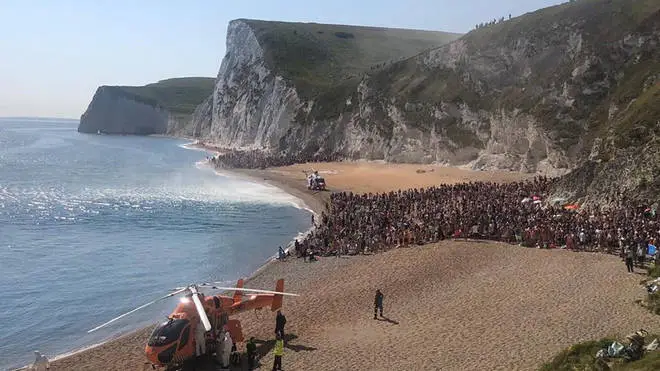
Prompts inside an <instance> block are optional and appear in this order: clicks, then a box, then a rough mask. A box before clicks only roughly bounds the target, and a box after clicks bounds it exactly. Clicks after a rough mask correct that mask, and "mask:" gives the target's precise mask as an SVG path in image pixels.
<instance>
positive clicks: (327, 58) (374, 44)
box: [240, 19, 461, 96]
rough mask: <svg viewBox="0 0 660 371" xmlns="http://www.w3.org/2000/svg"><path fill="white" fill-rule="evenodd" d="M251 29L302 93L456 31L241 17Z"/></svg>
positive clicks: (315, 90) (355, 74)
mask: <svg viewBox="0 0 660 371" xmlns="http://www.w3.org/2000/svg"><path fill="white" fill-rule="evenodd" d="M240 21H243V22H245V23H247V24H248V25H249V26H250V27H251V28H252V30H253V32H254V33H255V35H256V37H257V40H258V41H259V44H260V45H261V46H262V48H263V49H264V53H265V58H266V63H267V64H268V65H269V67H270V68H272V69H273V70H274V71H276V72H278V73H280V74H281V75H282V76H283V77H284V78H285V79H287V80H288V81H289V82H291V83H292V84H294V85H295V86H296V88H297V89H298V91H299V93H300V94H302V95H303V96H315V95H316V94H321V93H323V92H324V91H325V90H327V89H330V88H332V87H334V86H335V85H338V84H341V83H342V82H343V81H344V80H351V79H355V78H357V77H360V76H361V75H362V74H364V73H366V72H369V71H371V70H372V69H373V67H374V66H377V65H382V64H383V63H385V64H386V63H388V62H391V61H396V60H400V59H402V58H407V57H411V56H413V55H416V54H418V53H420V52H422V51H423V50H426V49H430V48H433V47H437V46H440V45H443V44H446V43H448V42H450V41H453V40H456V39H457V38H459V37H460V36H461V35H460V34H455V33H448V32H437V31H420V30H407V29H393V28H380V27H364V26H346V25H332V24H319V23H292V22H272V21H260V20H251V19H241V20H240Z"/></svg>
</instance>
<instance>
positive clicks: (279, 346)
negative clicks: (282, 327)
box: [273, 335, 284, 371]
mask: <svg viewBox="0 0 660 371" xmlns="http://www.w3.org/2000/svg"><path fill="white" fill-rule="evenodd" d="M273 354H274V355H275V359H273V371H281V370H282V355H284V340H282V337H281V336H280V335H277V338H276V340H275V349H274V350H273Z"/></svg>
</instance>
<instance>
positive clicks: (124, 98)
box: [78, 86, 169, 135]
mask: <svg viewBox="0 0 660 371" xmlns="http://www.w3.org/2000/svg"><path fill="white" fill-rule="evenodd" d="M168 116H169V115H168V113H167V111H165V110H164V109H163V108H162V107H159V106H157V105H153V104H150V103H146V102H140V101H137V100H135V99H134V98H133V97H131V96H128V95H127V94H123V93H122V92H121V91H120V90H118V89H113V87H111V86H101V87H100V88H98V89H97V91H96V94H94V98H92V102H91V103H90V104H89V106H88V107H87V110H86V111H85V113H83V115H82V117H81V118H80V125H79V126H78V132H81V133H93V134H96V133H97V132H99V131H100V132H102V133H106V134H138V135H149V134H164V133H165V132H166V130H167V124H168V119H169V117H168Z"/></svg>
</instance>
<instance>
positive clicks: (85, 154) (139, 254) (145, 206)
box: [0, 119, 309, 369]
mask: <svg viewBox="0 0 660 371" xmlns="http://www.w3.org/2000/svg"><path fill="white" fill-rule="evenodd" d="M76 127H77V122H75V121H62V120H48V121H43V120H42V121H40V120H30V121H29V122H28V121H18V120H8V119H0V271H1V272H2V274H1V275H0V297H2V298H3V307H4V308H5V311H4V312H2V313H3V314H2V324H3V327H2V329H3V331H2V332H0V354H2V357H0V369H5V368H7V367H14V366H20V365H23V364H26V363H27V362H30V361H31V359H32V352H33V350H36V349H38V350H40V351H41V352H42V353H45V354H47V355H48V356H53V355H56V354H61V353H64V352H68V351H71V350H74V349H77V348H80V347H83V346H87V345H90V344H94V343H98V342H100V341H103V340H104V339H107V338H108V337H111V336H114V335H116V334H119V333H123V332H126V331H129V330H132V329H135V328H138V327H141V326H144V325H147V324H150V323H153V322H154V321H157V320H159V319H160V318H162V317H164V316H166V315H167V314H168V313H169V312H170V311H171V310H172V309H173V307H174V304H175V303H174V300H175V299H172V300H169V301H164V302H162V303H160V304H158V305H154V306H152V307H149V308H147V309H145V310H143V311H140V312H136V313H134V314H132V315H130V316H127V317H125V318H124V319H122V320H120V321H117V322H115V323H114V324H112V325H111V326H109V327H107V328H104V329H101V330H99V331H97V332H94V333H92V334H87V330H89V329H91V328H93V327H95V326H96V325H99V324H101V323H103V322H105V321H107V320H109V319H111V318H113V317H115V316H117V315H119V314H121V313H123V312H126V311H128V310H131V309H133V308H135V307H137V306H139V305H141V304H143V303H146V302H148V301H151V300H153V299H154V298H156V297H159V296H162V295H164V294H166V293H168V292H169V290H170V289H171V288H173V287H177V286H181V285H186V284H189V283H194V282H200V281H209V280H213V281H226V282H228V283H229V282H233V281H234V280H236V279H238V278H239V277H244V276H246V275H249V274H250V273H251V272H253V271H254V270H256V269H257V268H258V267H259V266H260V265H261V264H263V263H264V262H265V261H266V260H267V259H268V258H269V257H271V256H272V255H273V254H274V253H275V252H276V251H277V246H278V245H285V244H287V243H288V242H289V241H290V240H291V239H292V238H293V237H295V236H296V235H297V234H298V233H301V232H303V231H305V230H306V229H308V228H309V214H307V213H306V212H305V211H304V210H303V209H302V208H301V205H300V203H299V200H297V199H295V198H294V197H292V196H290V195H288V194H286V193H285V192H283V191H281V190H279V189H277V188H274V187H272V186H270V185H265V184H259V183H254V182H248V181H244V180H240V179H236V178H227V177H222V176H218V175H217V174H215V172H214V171H213V170H212V169H209V168H206V167H204V166H200V165H199V161H200V160H202V159H203V158H204V156H205V153H204V152H200V151H191V150H187V149H185V148H182V147H181V145H182V144H183V143H185V142H184V141H181V140H174V139H165V138H151V137H130V136H105V135H87V134H79V133H77V132H76ZM274 284H275V283H274V282H273V285H274ZM265 289H272V288H270V287H267V288H265Z"/></svg>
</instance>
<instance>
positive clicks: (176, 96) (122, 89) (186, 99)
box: [106, 77, 215, 114]
mask: <svg viewBox="0 0 660 371" xmlns="http://www.w3.org/2000/svg"><path fill="white" fill-rule="evenodd" d="M214 86H215V78H210V77H182V78H175V79H167V80H161V81H159V82H157V83H153V84H148V85H145V86H108V87H106V88H107V89H112V90H114V91H115V92H116V93H117V94H119V95H122V96H125V97H128V98H130V99H133V100H136V101H138V102H142V103H145V104H148V105H151V106H160V107H163V108H165V109H167V110H168V111H169V112H171V113H175V114H177V113H178V114H191V113H192V112H193V111H194V110H195V108H196V107H197V106H198V105H199V104H200V103H202V102H203V101H204V99H206V98H208V97H209V96H210V95H211V94H212V93H213V88H214Z"/></svg>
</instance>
